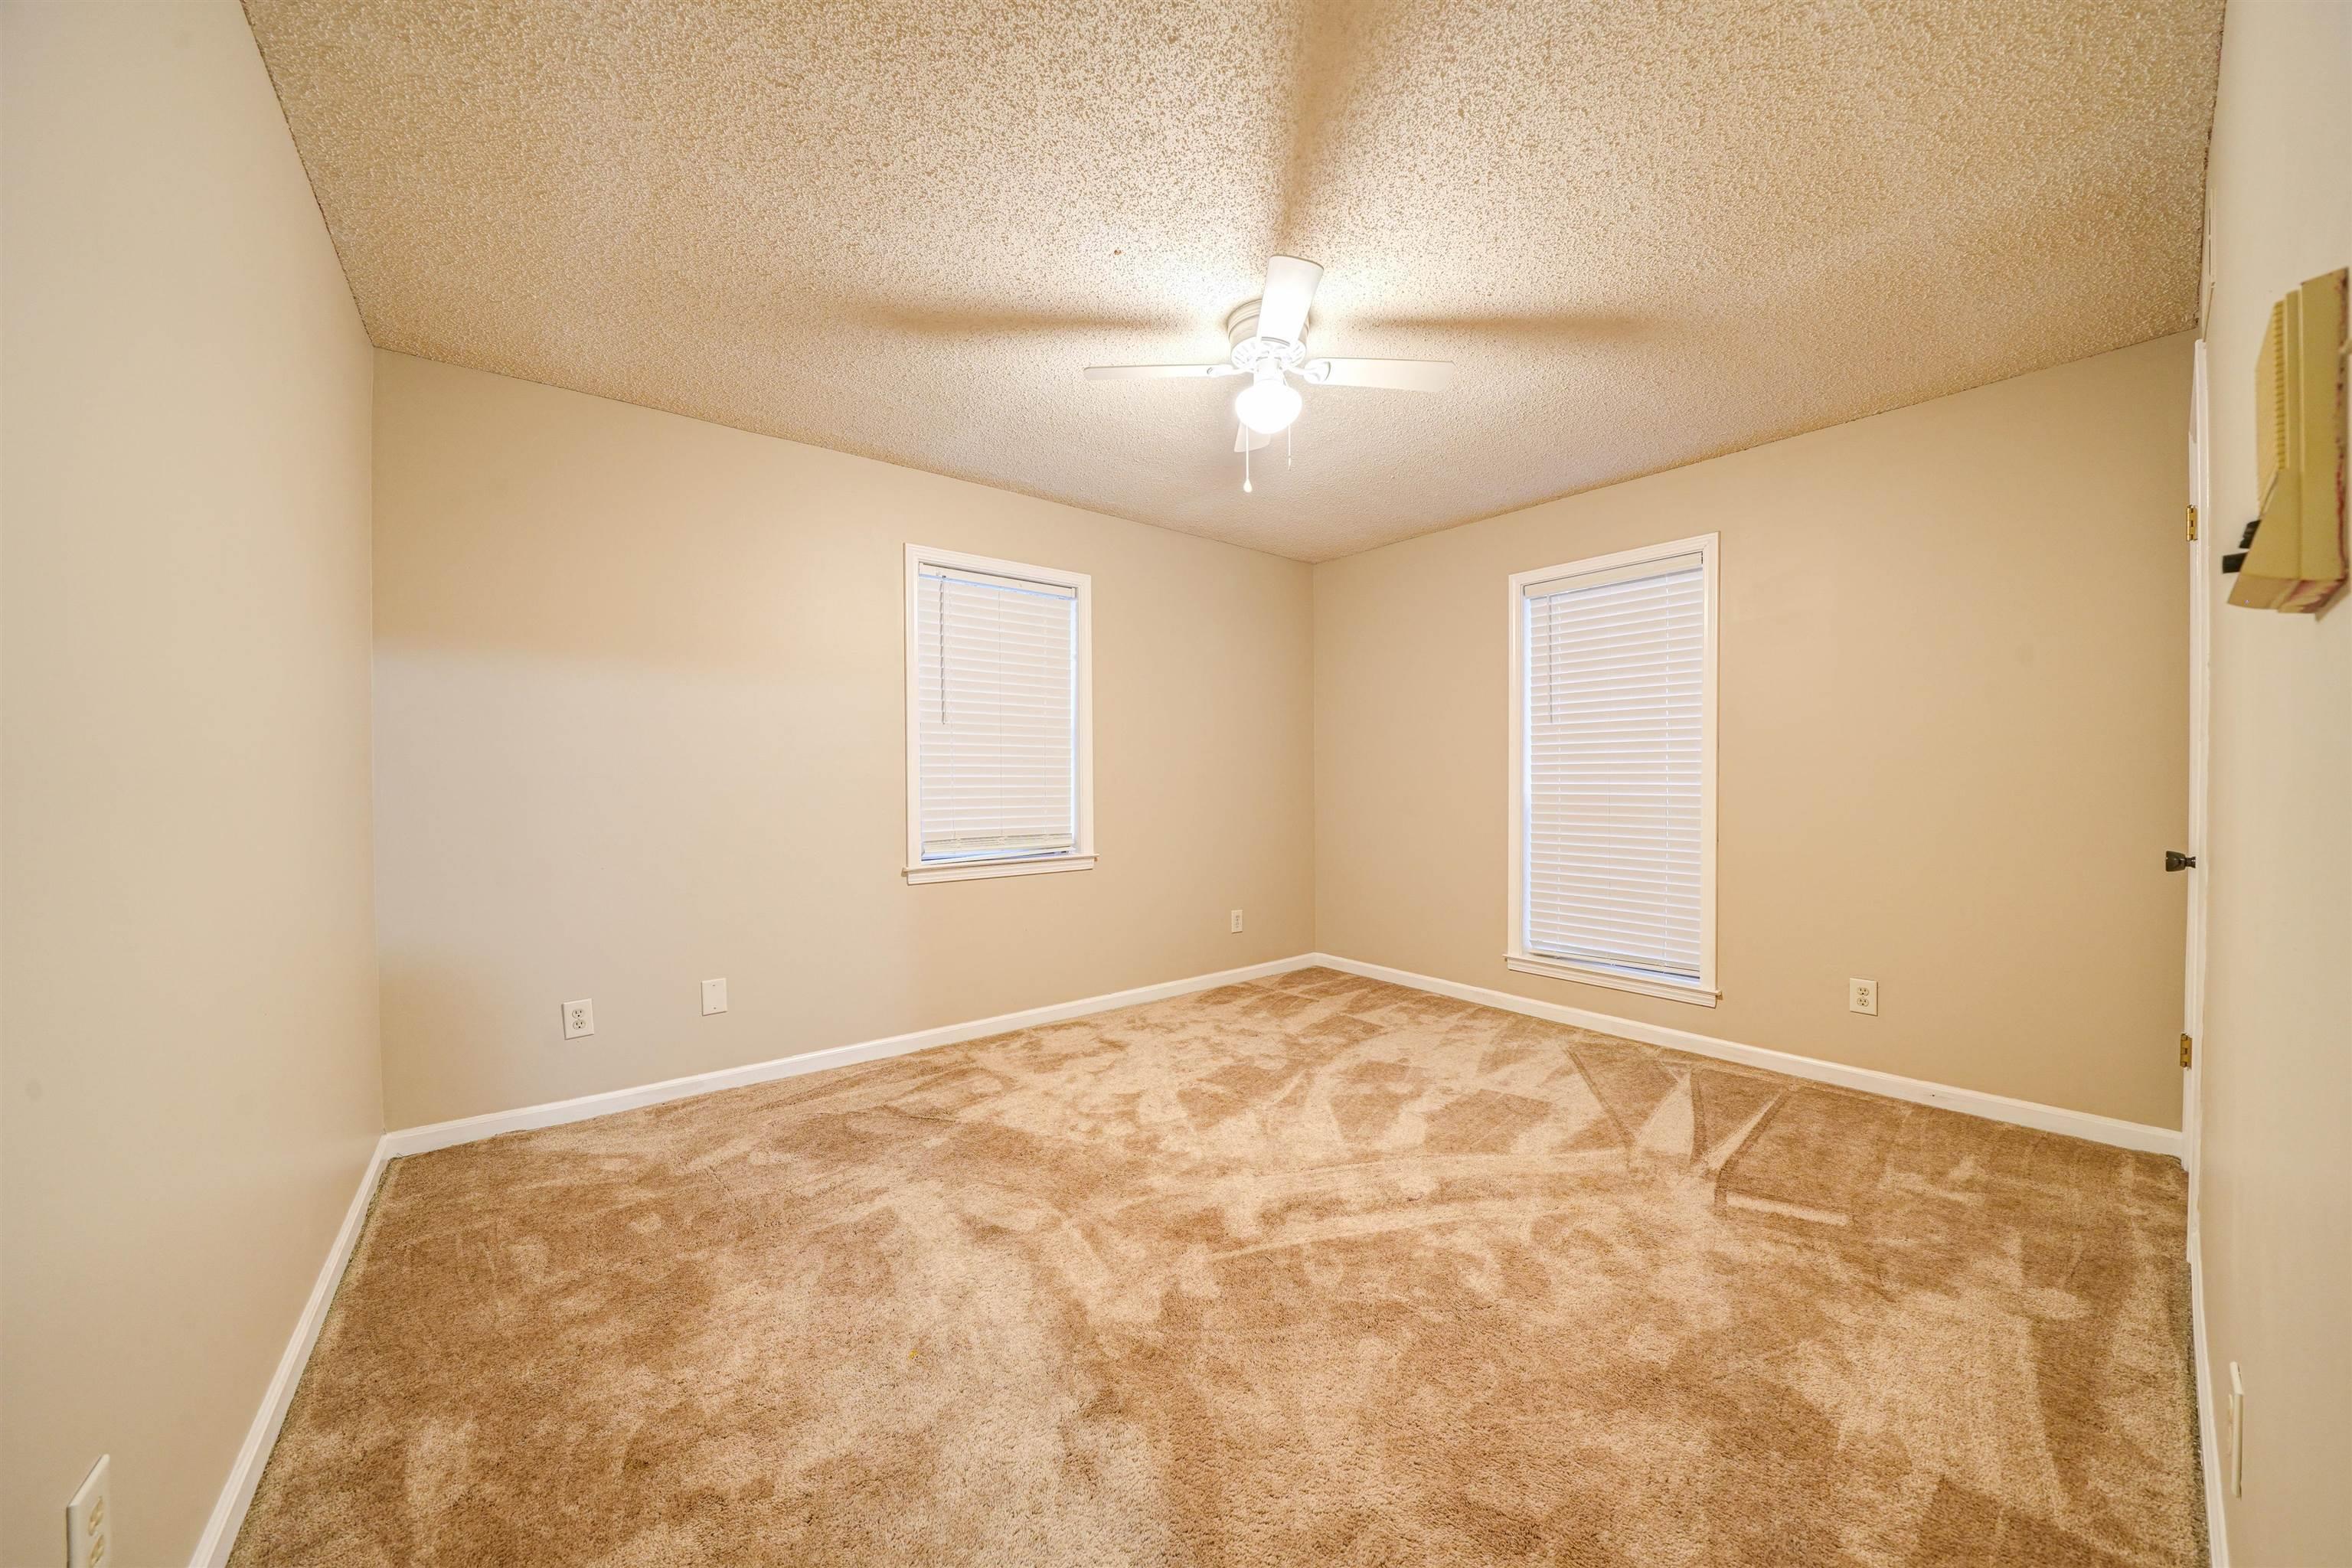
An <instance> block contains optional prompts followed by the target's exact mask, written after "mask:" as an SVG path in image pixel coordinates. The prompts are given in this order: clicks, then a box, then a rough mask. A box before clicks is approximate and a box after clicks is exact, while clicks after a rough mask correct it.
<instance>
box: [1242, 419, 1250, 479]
mask: <svg viewBox="0 0 2352 1568" xmlns="http://www.w3.org/2000/svg"><path fill="white" fill-rule="evenodd" d="M1249 455H1250V444H1249V433H1248V432H1247V431H1244V432H1243V433H1242V494H1244V495H1247V494H1249V493H1250V472H1249Z"/></svg>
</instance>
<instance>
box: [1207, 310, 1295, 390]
mask: <svg viewBox="0 0 2352 1568" xmlns="http://www.w3.org/2000/svg"><path fill="white" fill-rule="evenodd" d="M1258 304H1259V301H1257V300H1251V301H1250V302H1249V303H1248V304H1246V305H1242V306H1239V307H1237V308H1235V310H1234V313H1233V314H1232V315H1230V316H1227V317H1226V318H1225V340H1226V341H1227V342H1230V343H1231V344H1232V345H1233V359H1234V369H1236V370H1244V371H1255V370H1256V369H1257V368H1258V366H1260V365H1262V364H1268V363H1271V364H1272V365H1274V366H1275V367H1276V369H1278V370H1284V371H1291V372H1296V371H1297V369H1298V367H1299V365H1300V363H1302V362H1304V361H1305V360H1306V358H1307V345H1306V344H1305V343H1294V342H1288V341H1287V340H1286V339H1283V338H1267V337H1260V336H1259V335H1258V330H1257V313H1258Z"/></svg>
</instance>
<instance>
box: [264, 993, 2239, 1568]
mask: <svg viewBox="0 0 2352 1568" xmlns="http://www.w3.org/2000/svg"><path fill="white" fill-rule="evenodd" d="M2182 1192H2183V1184H2182V1178H2181V1173H2180V1169H2179V1166H2178V1165H2177V1164H2176V1163H2173V1162H2170V1161H2168V1160H2163V1159H2158V1158H2156V1157H2153V1156H2148V1155H2140V1154H2131V1153H2126V1152H2118V1151H2116V1150H2113V1149H2107V1148H2103V1147H2100V1146H2097V1145H2094V1144H2089V1143H2083V1142H2074V1141H2073V1140H2071V1139H2066V1138H2059V1137H2053V1136H2051V1135H2048V1134H2043V1133H2036V1132H2029V1131H2021V1130H2020V1129H2017V1128H2013V1127H2007V1126H2000V1125H1997V1124H1994V1123H1991V1122H1987V1121H1976V1120H1973V1119H1971V1118H1968V1117H1963V1116H1958V1115H1954V1114H1950V1113H1948V1112H1943V1111H1937V1110H1926V1109H1922V1108H1918V1107H1915V1106H1909V1105H1904V1104H1898V1103H1895V1102H1893V1101H1889V1100H1877V1099H1874V1098H1871V1097H1868V1096H1864V1095H1858V1094H1852V1093H1847V1092H1844V1091H1842V1090H1837V1089H1826V1088H1822V1087H1821V1086H1818V1085H1813V1084H1807V1083H1801V1082H1798V1081H1796V1080H1793V1079H1783V1078H1779V1077H1775V1076H1772V1075H1769V1074H1764V1073H1759V1072H1753V1071H1748V1070H1745V1069H1741V1068H1732V1067H1727V1066H1723V1065H1721V1064H1718V1063H1715V1062H1710V1061H1705V1060H1701V1059H1698V1058H1689V1057H1682V1056H1677V1055H1675V1054H1673V1053H1670V1052H1661V1051H1658V1050H1655V1049H1653V1048H1651V1047H1644V1046H1637V1045H1633V1044H1631V1043H1628V1042H1626V1041H1622V1040H1616V1039H1611V1038H1608V1037H1601V1036H1596V1035H1591V1034H1588V1033H1584V1032H1582V1031H1580V1030H1576V1029H1570V1028H1566V1027H1562V1026H1556V1025H1549V1024H1544V1023H1538V1022H1536V1021H1533V1020H1530V1019H1528V1018H1523V1017H1519V1016H1514V1015H1511V1014H1507V1013H1497V1012H1492V1011H1488V1010H1486V1009H1482V1008H1476V1007H1472V1006H1469V1005H1465V1004H1463V1003H1459V1002H1454V1001H1451V1000H1448V999H1445V998H1441V997H1437V996H1432V995H1429V994H1424V993H1421V992H1416V991H1407V990H1402V989H1399V988H1397V987H1394V986H1390V985H1383V984H1377V983H1374V982H1370V981H1365V980H1360V979H1358V978H1356V977H1354V976H1350V975H1345V974H1339V973H1334V972H1332V971H1329V970H1303V971H1300V972H1298V973H1294V974H1289V975H1284V976H1281V977H1278V978H1276V979H1274V980H1270V981H1266V982H1264V983H1262V984H1247V985H1234V986H1229V987H1226V988H1224V989H1223V990H1219V991H1213V992H1208V993H1205V994H1201V995H1197V996H1191V997H1184V998H1181V999H1178V1000H1175V1001H1170V1002H1163V1003H1159V1004H1156V1005H1150V1006H1145V1007H1136V1008H1130V1009H1129V1010H1127V1011H1125V1012H1119V1013H1110V1014H1105V1015H1102V1016H1097V1017H1093V1018H1087V1019H1082V1020H1079V1021H1076V1022H1073V1023H1068V1024H1062V1025H1056V1026H1052V1027H1048V1028H1043V1029H1034V1030H1029V1031H1024V1032H1023V1033H1020V1034H1015V1035H1007V1036H1003V1037H998V1038H994V1039H988V1040H981V1041H977V1042H974V1043H972V1044H970V1045H966V1046H961V1047H950V1048H946V1049H941V1050H936V1051H930V1052H927V1053H925V1054H923V1055H920V1056H914V1057H907V1058H899V1059H897V1060H894V1061H888V1062H883V1063H877V1064H875V1065H872V1066H867V1067H859V1068H845V1069H842V1070H839V1071H835V1072H831V1073H825V1074H821V1075H816V1076H812V1077H806V1078H799V1079H787V1080H785V1081H782V1082H779V1083H775V1084H770V1085H763V1086H761V1087H758V1088H753V1089H738V1090H734V1091H730V1092H729V1093H725V1094H719V1095H712V1096H709V1097H706V1098H703V1099H700V1100H688V1101H682V1102H679V1103H677V1104H673V1105H667V1106H661V1107H657V1108H654V1109H651V1110H640V1111H634V1112H630V1113H628V1114H625V1115H622V1116H615V1117H609V1118H606V1119H604V1120H602V1121H590V1122H583V1123H581V1124H578V1125H575V1126H571V1127H562V1128H555V1129H551V1130H549V1131H541V1132H527V1133H520V1134H517V1135H514V1136H510V1137H506V1138H500V1139H498V1140H495V1141H493V1142H486V1143H478V1144H474V1145H471V1146H468V1147H465V1148H459V1149H451V1150H447V1151H445V1152H439V1153H434V1154H425V1155H421V1156H418V1157H416V1158H414V1159H409V1160H403V1161H401V1162H399V1163H395V1164H394V1166H393V1167H392V1169H391V1171H390V1173H388V1174H387V1175H386V1177H385V1180H384V1184H383V1191H382V1194H381V1195H380V1196H379V1198H378V1199H377V1202H376V1205H375V1211H374V1214H373V1216H372V1218H371V1219H370V1220H369V1223H368V1226H367V1231H366V1234H365V1237H364V1238H363V1239H362V1242H361V1245H360V1248H359V1252H358V1255H357V1257H356V1258H355V1259H354V1261H353V1262H352V1268H351V1271H350V1273H349V1275H348V1276H347V1277H346V1279H344V1281H343V1285H342V1289H341V1295H340V1296H339V1297H338V1299H337V1300H336V1302H335V1306H334V1309H333V1312H332V1314H331V1317H330V1318H329V1320H328V1323H327V1327H326V1331H325V1333H324V1335H323V1337H322V1338H321V1339H320V1342H319V1347H318V1350H317V1352H316V1354H315V1355H314V1356H313V1357H312V1359H311V1363H310V1371H309V1373H308V1374H307V1375H306V1376H305V1378H304V1379H303V1382H302V1386H301V1390H300V1392H299V1395H298V1396H297V1398H296V1400H295V1403H294V1407H293V1410H292V1413H291V1415H290V1416H289V1419H288V1421H287V1424H286V1429H285V1435H284V1436H283V1437H281V1438H280V1439H279V1441H278V1449H277V1452H276V1454H275V1456H274V1457H273V1458H271V1460H270V1463H269V1468H268V1473H267V1474H266V1476H265V1477H264V1479H263V1480H262V1484H261V1489H260V1492H259V1495H258V1496H257V1498H256V1499H255V1501H254V1505H253V1510H252V1512H251V1515H250V1516H249V1518H248V1519H247V1524H246V1528H245V1533H244V1535H243V1537H242V1539H241V1540H240V1542H238V1545H237V1549H236V1557H235V1559H234V1562H235V1563H236V1564H237V1565H239V1568H259V1565H261V1564H265V1563H266V1564H287V1563H303V1564H312V1563H333V1564H348V1565H361V1564H378V1563H401V1564H410V1563H438V1564H467V1565H469V1568H478V1565H483V1564H499V1563H531V1564H541V1563H551V1564H590V1563H594V1564H605V1565H613V1568H618V1565H621V1564H631V1565H646V1568H651V1565H655V1564H704V1563H708V1564H718V1563H726V1564H756V1563H851V1564H867V1563H987V1564H1004V1565H1008V1568H1010V1565H1015V1564H1018V1565H1023V1568H1031V1565H1042V1564H1087V1565H1089V1568H1096V1565H1107V1564H1123V1563H1138V1564H1142V1563H1150V1564H1179V1563H1181V1564H1228V1563H1232V1564H1240V1563H1247V1564H1254V1565H1265V1568H1308V1565H1321V1564H1370V1563H1394V1564H1400V1565H1404V1564H1412V1565H1421V1564H1470V1563H1591V1564H1644V1565H1648V1564H1670V1563H1671V1564H1692V1565H1698V1564H1710V1565H1711V1564H1721V1563H1776V1564H1799V1563H1803V1564H1812V1563H1853V1564H1863V1563H1886V1564H1892V1563H1915V1564H1925V1563H1937V1564H1942V1563H2032V1564H2068V1565H2074V1564H2110V1563H2132V1564H2141V1563H2168V1564H2169V1563H2195V1562H2198V1561H2200V1559H2201V1557H2202V1555H2203V1549H2202V1525H2201V1522H2200V1510H2199V1504H2198V1489H2197V1481H2196V1471H2195V1463H2196V1459H2195V1446H2194V1445H2195V1439H2194V1436H2193V1419H2192V1405H2191V1393H2190V1388H2189V1378H2188V1372H2187V1367H2188V1357H2187V1350H2186V1343H2185V1342H2186V1337H2187V1332H2188V1313H2187V1305H2186V1283H2185V1279H2184V1272H2183V1268H2182V1263H2181V1241H2182V1235H2181V1227H2182Z"/></svg>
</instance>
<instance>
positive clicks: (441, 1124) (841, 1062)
mask: <svg viewBox="0 0 2352 1568" xmlns="http://www.w3.org/2000/svg"><path fill="white" fill-rule="evenodd" d="M1315 962H1317V960H1316V959H1314V958H1313V957H1312V956H1310V955H1307V954H1304V953H1302V954H1299V955H1298V956H1297V957H1293V958H1277V959H1274V960H1271V961H1269V962H1267V963H1253V964H1249V965H1247V966H1246V967H1244V968H1241V969H1226V970H1220V971H1219V972H1218V973H1214V974H1196V975H1193V976H1192V978H1190V979H1187V980H1163V981H1161V982H1160V984H1156V985H1138V986H1136V987H1134V988H1133V989H1132V990H1128V991H1112V992H1108V993H1107V994H1103V995H1100V996H1087V997H1082V998H1081V999H1079V1000H1078V1001H1076V1002H1056V1003H1054V1004H1053V1005H1050V1006H1045V1007H1031V1008H1027V1009H1025V1010H1024V1011H1022V1012H1019V1013H1000V1014H998V1015H997V1016H995V1017H993V1018H975V1019H973V1020H971V1022H969V1023H964V1024H942V1025H940V1026H939V1027H938V1028H936V1029H918V1030H916V1031H914V1032H913V1033H912V1034H907V1035H891V1036H888V1037H885V1038H883V1039H878V1040H860V1041H858V1042H856V1044H854V1045H846V1046H832V1047H827V1048H825V1049H824V1050H816V1051H806V1052H803V1053H802V1054H801V1055H799V1056H796V1057H777V1058H773V1059H772V1060H769V1061H763V1062H752V1063H751V1064H749V1065H748V1066H745V1067H740V1068H719V1070H717V1071H716V1072H702V1073H695V1074H693V1075H692V1076H690V1077H688V1078H673V1079H664V1080H663V1081H662V1082H660V1083H648V1084H641V1085H639V1086H638V1087H636V1088H635V1089H608V1090H607V1091H605V1092H604V1093H603V1094H583V1095H582V1096H581V1097H580V1098H579V1099H577V1100H554V1101H551V1103H549V1104H546V1105H526V1106H523V1107H521V1108H520V1109H519V1110H493V1111H490V1112H488V1114H486V1115H481V1116H467V1117H463V1118H460V1119H459V1120H457V1121H435V1122H431V1123H428V1124H427V1125H425V1126H423V1127H405V1128H403V1129H401V1130H400V1131H396V1132H387V1133H385V1134H384V1142H385V1144H386V1145H387V1147H388V1148H389V1149H390V1150H391V1152H392V1154H393V1155H394V1157H395V1158H397V1157H399V1156H401V1155H404V1154H422V1153H425V1152H427V1151H430V1150H434V1149H446V1148H449V1147H451V1146H453V1145H455V1144H458V1143H471V1142H475V1141H476V1140H478V1139H482V1138H495V1137H497V1136H499V1134H500V1133H502V1132H522V1131H529V1130H530V1129H531V1128H534V1127H559V1126H562V1124H563V1123H565V1122H567V1121H587V1120H589V1119H590V1118H591V1117H596V1116H610V1115H612V1114H613V1113H614V1111H616V1110H636V1109H637V1108H638V1107H639V1106H644V1105H659V1104H661V1103H662V1102H663V1101H665V1100H688V1099H691V1098H692V1097H693V1096H695V1095H698V1094H710V1093H713V1092H715V1091H717V1090H719V1089H740V1088H742V1087H743V1086H744V1085H746V1084H753V1083H768V1082H771V1081H772V1080H774V1079H780V1078H796V1077H798V1076H799V1075H801V1074H802V1073H810V1072H823V1071H824V1070H825V1069H826V1068H841V1067H848V1066H850V1065H852V1064H853V1063H856V1062H870V1061H878V1060H880V1059H881V1058H884V1057H902V1056H905V1055H907V1054H908V1052H910V1051H925V1050H929V1049H930V1048H931V1047H933V1046H952V1045H955V1044H957V1043H959V1042H961V1041H963V1040H977V1039H981V1038H983V1037H987V1036H989V1035H1003V1034H1008V1033H1010V1032H1011V1031H1013V1030H1014V1029H1033V1028H1035V1027H1036V1026H1038V1025H1040V1024H1058V1023H1060V1022H1061V1021H1062V1020H1064V1019H1066V1018H1082V1017H1085V1016H1087V1014H1089V1013H1108V1012H1109V1011H1110V1010H1111V1009H1113V1008H1115V1007H1135V1006H1139V1005H1142V1004H1144V1003H1146V1002H1159V1001H1164V1000H1165V999H1167V998H1168V997H1171V996H1182V995H1186V994H1190V993H1192V992H1195V991H1212V990H1214V989H1215V988H1216V987H1218V986H1220V985H1232V984H1236V983H1238V982H1240V981H1244V980H1262V979H1264V978H1265V976H1267V975H1269V974H1284V973H1288V972H1290V971H1291V970H1294V969H1304V968H1306V967H1307V965H1308V964H1310V963H1315Z"/></svg>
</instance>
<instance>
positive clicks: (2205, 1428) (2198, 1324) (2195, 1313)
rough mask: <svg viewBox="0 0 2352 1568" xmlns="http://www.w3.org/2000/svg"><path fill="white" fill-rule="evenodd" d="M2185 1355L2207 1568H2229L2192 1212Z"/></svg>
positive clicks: (2199, 1243)
mask: <svg viewBox="0 0 2352 1568" xmlns="http://www.w3.org/2000/svg"><path fill="white" fill-rule="evenodd" d="M2212 1354H2213V1350H2212V1346H2211V1344H2210V1342H2208V1341H2207V1340H2206V1337H2205V1256H2204V1245H2203V1239H2202V1237H2200V1236H2199V1234H2198V1226H2197V1222H2196V1218H2195V1215H2194V1211H2193V1210H2192V1212H2191V1215H2190V1218H2189V1360H2190V1361H2191V1362H2192V1363H2194V1365H2195V1367H2196V1371H2197V1450H2198V1454H2197V1457H2198V1458H2199V1460H2200V1463H2201V1464H2202V1466H2203V1468H2204V1471H2205V1542H2206V1559H2205V1560H2206V1563H2207V1564H2208V1565H2209V1568H2230V1506H2229V1499H2228V1497H2227V1496H2226V1495H2225V1494H2224V1492H2223V1489H2222V1482H2221V1421H2220V1419H2219V1418H2218V1417H2217V1416H2216V1415H2215V1413H2214V1409H2213V1363H2212V1359H2211V1358H2212Z"/></svg>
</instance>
